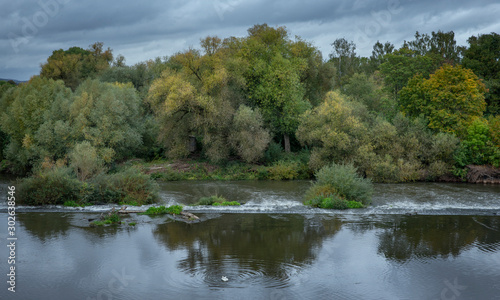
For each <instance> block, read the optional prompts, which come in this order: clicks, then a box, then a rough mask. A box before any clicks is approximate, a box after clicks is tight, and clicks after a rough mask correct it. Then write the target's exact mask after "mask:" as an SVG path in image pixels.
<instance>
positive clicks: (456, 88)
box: [399, 64, 486, 136]
mask: <svg viewBox="0 0 500 300" xmlns="http://www.w3.org/2000/svg"><path fill="white" fill-rule="evenodd" d="M485 91H486V88H485V86H484V84H483V83H482V82H481V80H480V79H479V78H478V77H477V76H476V75H475V74H474V73H473V72H472V71H471V70H469V69H465V68H463V67H461V66H460V65H457V66H451V65H448V64H445V65H443V66H442V67H441V68H439V69H438V70H437V71H436V72H435V73H434V74H432V75H430V77H429V79H424V78H423V77H422V76H420V75H417V76H415V77H413V78H412V79H411V80H410V81H409V82H408V85H407V86H406V87H404V88H403V89H402V90H401V92H400V98H399V101H400V105H401V109H402V111H403V112H404V113H406V114H407V115H409V116H411V117H417V116H419V115H423V116H424V117H425V118H426V119H427V120H428V122H429V128H431V129H434V130H437V131H442V132H453V133H456V134H457V135H458V136H464V135H465V134H466V132H467V127H468V126H469V125H470V124H471V123H472V122H473V121H474V119H476V118H477V117H481V116H482V115H483V112H484V110H485V109H486V102H485V100H484V93H485Z"/></svg>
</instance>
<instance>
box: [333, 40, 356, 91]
mask: <svg viewBox="0 0 500 300" xmlns="http://www.w3.org/2000/svg"><path fill="white" fill-rule="evenodd" d="M331 45H332V46H333V52H332V53H330V61H331V62H332V63H333V65H334V66H335V68H336V71H337V72H336V75H335V86H336V87H340V88H342V86H343V85H344V84H345V83H346V82H347V80H349V78H350V76H352V75H353V74H354V73H355V72H356V71H357V68H358V65H359V57H358V56H357V55H356V45H355V44H354V42H352V41H350V42H349V41H347V40H346V39H345V38H339V39H336V40H335V41H334V42H333V43H332V44H331Z"/></svg>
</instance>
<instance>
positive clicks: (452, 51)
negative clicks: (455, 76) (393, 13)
mask: <svg viewBox="0 0 500 300" xmlns="http://www.w3.org/2000/svg"><path fill="white" fill-rule="evenodd" d="M403 47H404V48H408V49H410V50H412V51H414V52H415V53H416V54H417V55H420V56H428V57H429V58H431V59H432V61H433V63H434V68H438V67H440V66H441V65H443V64H445V63H447V64H452V65H453V64H456V63H459V62H460V59H459V53H460V51H459V48H458V47H457V42H456V41H455V33H454V32H453V31H449V32H443V31H440V30H439V31H438V32H434V31H433V32H432V33H431V35H428V34H426V33H424V34H420V33H419V32H418V31H417V32H416V33H415V40H413V41H409V42H407V41H405V42H404V45H403Z"/></svg>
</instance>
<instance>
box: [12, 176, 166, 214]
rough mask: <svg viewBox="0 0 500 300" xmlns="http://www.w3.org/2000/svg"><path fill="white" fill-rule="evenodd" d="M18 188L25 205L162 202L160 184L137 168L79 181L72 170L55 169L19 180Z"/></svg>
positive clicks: (20, 199) (20, 198) (22, 202)
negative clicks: (160, 200)
mask: <svg viewBox="0 0 500 300" xmlns="http://www.w3.org/2000/svg"><path fill="white" fill-rule="evenodd" d="M16 186H17V187H18V190H19V194H18V199H19V203H20V204H24V205H64V204H66V206H68V205H69V206H85V205H92V204H104V203H115V204H131V205H144V204H152V203H155V202H157V201H158V199H159V196H158V190H159V188H158V184H157V183H156V182H155V181H154V180H153V179H152V178H151V176H149V175H147V174H143V173H142V172H141V171H140V170H138V169H137V168H133V167H132V168H126V169H124V170H122V171H119V172H117V173H112V174H104V173H101V174H98V175H96V176H95V177H93V178H90V179H87V180H79V179H77V178H76V174H75V173H74V172H73V170H72V169H71V168H68V167H52V168H49V169H45V170H41V171H38V172H36V173H35V174H34V175H33V176H31V177H27V178H23V179H21V180H19V181H18V182H17V184H16Z"/></svg>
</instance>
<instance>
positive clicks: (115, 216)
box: [91, 212, 122, 226]
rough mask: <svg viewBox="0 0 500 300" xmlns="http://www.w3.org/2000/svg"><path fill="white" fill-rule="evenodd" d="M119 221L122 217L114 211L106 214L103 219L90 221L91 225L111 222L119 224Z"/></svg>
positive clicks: (109, 223)
mask: <svg viewBox="0 0 500 300" xmlns="http://www.w3.org/2000/svg"><path fill="white" fill-rule="evenodd" d="M121 222H122V219H121V217H120V215H119V214H118V213H116V212H114V213H111V214H110V215H108V216H107V217H106V218H104V219H103V220H99V221H93V222H92V223H91V226H103V225H111V224H121Z"/></svg>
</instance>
